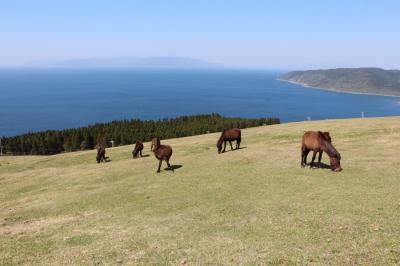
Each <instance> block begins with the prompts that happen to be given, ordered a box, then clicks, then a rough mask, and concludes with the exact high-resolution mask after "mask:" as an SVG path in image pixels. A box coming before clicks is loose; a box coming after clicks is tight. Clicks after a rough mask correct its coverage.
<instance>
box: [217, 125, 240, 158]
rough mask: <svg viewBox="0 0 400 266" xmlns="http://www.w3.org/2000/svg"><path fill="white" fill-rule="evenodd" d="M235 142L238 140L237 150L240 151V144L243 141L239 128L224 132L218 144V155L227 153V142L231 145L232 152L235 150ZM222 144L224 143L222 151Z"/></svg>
mask: <svg viewBox="0 0 400 266" xmlns="http://www.w3.org/2000/svg"><path fill="white" fill-rule="evenodd" d="M233 140H236V149H239V148H240V142H241V141H242V132H241V131H240V129H239V128H232V129H228V130H224V131H222V133H221V136H220V137H219V139H218V142H217V148H218V153H221V152H225V148H226V142H227V141H229V144H230V145H231V150H233V147H232V141H233ZM222 143H224V149H223V150H222Z"/></svg>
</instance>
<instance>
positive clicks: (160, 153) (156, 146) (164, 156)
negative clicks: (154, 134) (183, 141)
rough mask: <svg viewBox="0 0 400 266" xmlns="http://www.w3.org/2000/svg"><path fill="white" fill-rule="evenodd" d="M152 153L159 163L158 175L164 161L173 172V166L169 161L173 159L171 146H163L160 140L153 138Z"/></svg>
mask: <svg viewBox="0 0 400 266" xmlns="http://www.w3.org/2000/svg"><path fill="white" fill-rule="evenodd" d="M151 151H152V152H154V155H155V156H156V158H157V159H158V161H159V164H158V169H157V173H159V172H160V168H161V164H162V161H163V160H164V161H166V162H167V165H168V168H169V169H171V170H172V171H173V170H174V169H173V168H171V165H170V164H169V159H170V158H171V155H172V148H171V146H168V145H161V143H160V139H159V138H153V139H152V141H151Z"/></svg>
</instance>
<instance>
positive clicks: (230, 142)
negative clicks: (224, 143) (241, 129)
mask: <svg viewBox="0 0 400 266" xmlns="http://www.w3.org/2000/svg"><path fill="white" fill-rule="evenodd" d="M229 144H231V150H233V147H232V141H229Z"/></svg>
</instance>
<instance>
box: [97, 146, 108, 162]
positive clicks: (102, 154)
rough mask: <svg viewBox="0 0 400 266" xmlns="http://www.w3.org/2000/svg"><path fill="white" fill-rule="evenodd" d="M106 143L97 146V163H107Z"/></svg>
mask: <svg viewBox="0 0 400 266" xmlns="http://www.w3.org/2000/svg"><path fill="white" fill-rule="evenodd" d="M106 147H107V144H106V142H100V143H98V144H97V145H96V150H97V156H96V161H97V163H101V162H105V161H106Z"/></svg>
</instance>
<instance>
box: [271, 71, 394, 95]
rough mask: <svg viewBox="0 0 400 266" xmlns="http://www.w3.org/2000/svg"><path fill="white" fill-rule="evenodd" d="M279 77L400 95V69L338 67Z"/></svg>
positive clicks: (314, 85)
mask: <svg viewBox="0 0 400 266" xmlns="http://www.w3.org/2000/svg"><path fill="white" fill-rule="evenodd" d="M278 79H279V80H284V81H288V82H293V83H297V84H302V85H304V86H307V87H312V88H319V89H326V90H333V91H341V92H349V93H363V94H374V95H385V96H400V70H385V69H381V68H337V69H328V70H308V71H292V72H289V73H287V74H284V75H282V76H280V77H279V78H278Z"/></svg>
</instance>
